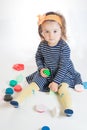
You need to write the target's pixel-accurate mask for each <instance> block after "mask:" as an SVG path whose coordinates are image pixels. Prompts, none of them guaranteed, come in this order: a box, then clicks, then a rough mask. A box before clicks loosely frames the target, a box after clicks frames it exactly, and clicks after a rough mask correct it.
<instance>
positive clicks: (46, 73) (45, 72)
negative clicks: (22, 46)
mask: <svg viewBox="0 0 87 130" xmlns="http://www.w3.org/2000/svg"><path fill="white" fill-rule="evenodd" d="M43 73H44V74H45V75H47V76H50V75H51V73H50V71H49V69H45V70H44V71H43Z"/></svg>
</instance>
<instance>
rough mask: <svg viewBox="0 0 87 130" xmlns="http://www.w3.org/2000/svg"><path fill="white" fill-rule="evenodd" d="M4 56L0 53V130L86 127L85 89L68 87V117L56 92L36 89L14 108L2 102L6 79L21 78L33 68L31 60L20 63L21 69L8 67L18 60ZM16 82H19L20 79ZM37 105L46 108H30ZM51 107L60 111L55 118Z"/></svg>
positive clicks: (83, 129) (83, 128)
mask: <svg viewBox="0 0 87 130" xmlns="http://www.w3.org/2000/svg"><path fill="white" fill-rule="evenodd" d="M4 58H5V57H4V56H2V62H1V64H0V73H1V74H0V91H1V92H0V93H1V96H0V98H1V100H0V102H1V103H0V117H1V118H0V130H24V129H25V130H41V128H42V127H43V126H49V127H50V130H59V129H60V130H65V129H66V130H87V123H86V121H87V103H86V98H87V90H86V89H85V90H84V91H83V92H82V93H77V92H76V91H74V90H72V89H70V92H71V95H72V99H73V107H74V115H73V116H72V117H66V116H64V115H63V114H62V110H60V104H59V101H58V98H57V95H55V94H53V93H42V92H37V93H35V94H33V96H32V97H30V98H27V99H26V100H25V101H24V102H23V103H22V104H21V105H20V108H18V109H16V108H13V107H12V106H10V105H9V103H6V102H4V101H3V100H2V97H3V95H4V91H5V89H6V88H8V87H9V81H10V80H12V79H16V78H17V77H18V76H19V75H20V74H21V75H22V76H23V77H25V76H26V75H28V74H29V73H31V70H32V71H34V70H35V69H36V68H34V64H33V63H32V64H31V65H30V66H29V63H23V62H22V63H23V64H24V65H25V69H24V71H15V70H13V69H12V66H13V65H14V64H16V63H19V62H18V60H16V59H13V58H11V56H10V57H8V56H7V58H5V60H4ZM10 58H11V59H10ZM9 61H10V62H9ZM20 84H21V85H22V84H23V81H22V82H21V83H20ZM37 104H43V105H45V106H46V107H47V111H46V112H44V113H38V112H36V111H35V109H34V107H35V105H37ZM55 106H56V107H57V108H58V110H59V111H60V113H59V116H58V117H54V116H53V114H52V110H53V108H54V107H55Z"/></svg>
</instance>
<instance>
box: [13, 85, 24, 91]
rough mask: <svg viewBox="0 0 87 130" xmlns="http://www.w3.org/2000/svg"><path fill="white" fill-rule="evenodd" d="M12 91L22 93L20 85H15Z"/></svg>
mask: <svg viewBox="0 0 87 130" xmlns="http://www.w3.org/2000/svg"><path fill="white" fill-rule="evenodd" d="M14 91H16V92H20V91H22V87H21V85H16V86H14Z"/></svg>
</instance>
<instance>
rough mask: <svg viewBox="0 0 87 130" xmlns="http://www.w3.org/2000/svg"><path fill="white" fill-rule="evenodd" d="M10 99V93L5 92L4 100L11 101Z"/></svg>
mask: <svg viewBox="0 0 87 130" xmlns="http://www.w3.org/2000/svg"><path fill="white" fill-rule="evenodd" d="M12 99H13V97H12V96H11V95H10V94H6V95H5V96H4V101H6V102H9V101H11V100H12Z"/></svg>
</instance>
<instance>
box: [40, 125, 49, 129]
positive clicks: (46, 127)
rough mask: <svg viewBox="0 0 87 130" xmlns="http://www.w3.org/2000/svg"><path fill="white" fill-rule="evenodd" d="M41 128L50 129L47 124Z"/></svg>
mask: <svg viewBox="0 0 87 130" xmlns="http://www.w3.org/2000/svg"><path fill="white" fill-rule="evenodd" d="M41 130H50V128H49V127H48V126H43V127H42V129H41Z"/></svg>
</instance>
